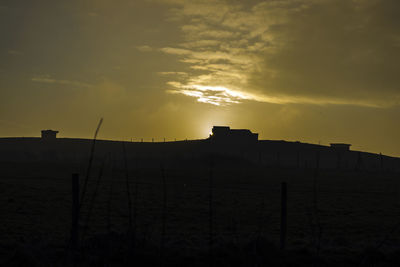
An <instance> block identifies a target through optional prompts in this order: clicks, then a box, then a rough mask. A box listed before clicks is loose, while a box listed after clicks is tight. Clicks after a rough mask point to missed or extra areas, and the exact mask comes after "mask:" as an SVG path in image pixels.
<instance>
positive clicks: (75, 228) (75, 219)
mask: <svg viewBox="0 0 400 267" xmlns="http://www.w3.org/2000/svg"><path fill="white" fill-rule="evenodd" d="M78 241H79V174H77V173H74V174H72V222H71V248H72V249H77V248H78Z"/></svg>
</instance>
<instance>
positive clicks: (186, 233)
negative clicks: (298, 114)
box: [0, 122, 400, 266]
mask: <svg viewBox="0 0 400 267" xmlns="http://www.w3.org/2000/svg"><path fill="white" fill-rule="evenodd" d="M100 126H101V122H100V123H99V126H98V128H97V131H96V134H95V135H94V139H92V140H89V139H69V138H56V132H55V134H54V132H53V131H52V133H50V134H51V137H49V136H47V137H43V136H42V138H0V170H1V171H0V200H1V201H2V203H3V204H2V205H1V206H0V209H1V210H0V214H1V216H2V217H1V218H2V219H1V222H0V234H1V235H0V236H1V239H0V248H1V250H0V251H1V254H0V265H3V266H398V265H399V264H400V257H399V256H398V255H400V214H399V213H398V209H399V205H400V197H399V196H400V179H399V178H400V159H399V158H395V157H389V156H384V155H381V154H373V153H366V152H360V151H352V150H350V145H349V144H332V145H331V146H322V145H315V144H306V143H300V142H286V141H271V140H258V135H257V134H254V133H252V132H251V131H249V130H235V129H230V128H229V127H214V128H213V134H212V135H211V136H210V137H209V138H207V139H204V140H187V141H186V140H185V141H173V142H168V141H164V140H162V142H156V141H154V142H153V141H152V142H120V141H106V140H98V139H97V133H98V132H99V129H100Z"/></svg>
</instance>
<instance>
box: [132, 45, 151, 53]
mask: <svg viewBox="0 0 400 267" xmlns="http://www.w3.org/2000/svg"><path fill="white" fill-rule="evenodd" d="M136 48H137V49H138V50H139V51H140V52H151V51H153V48H151V47H150V46H148V45H141V46H137V47H136Z"/></svg>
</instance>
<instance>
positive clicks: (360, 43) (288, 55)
mask: <svg viewBox="0 0 400 267" xmlns="http://www.w3.org/2000/svg"><path fill="white" fill-rule="evenodd" d="M164 2H166V3H167V4H170V5H171V8H170V10H169V19H172V20H175V21H180V22H181V23H183V25H184V26H182V27H181V31H182V33H183V36H184V40H183V41H182V42H180V43H179V44H177V45H176V46H168V47H164V48H161V49H160V51H161V52H163V53H166V54H171V55H175V56H177V60H179V61H181V62H183V63H185V64H187V65H189V67H190V68H191V69H193V70H196V71H197V72H192V73H189V75H187V77H186V78H185V79H186V80H185V81H182V80H180V83H181V88H176V87H174V88H172V89H170V92H174V93H178V92H179V90H181V91H180V93H182V94H184V95H187V96H191V97H196V98H197V99H198V101H200V100H199V99H201V102H205V103H210V104H216V103H219V104H220V105H223V103H225V104H234V103H240V102H241V101H243V100H246V101H259V102H268V103H277V104H288V103H306V104H313V105H314V104H320V105H332V104H334V105H354V106H368V107H390V106H396V105H399V104H400V90H399V88H398V84H399V82H400V78H399V76H398V74H397V71H396V70H397V65H398V62H399V61H400V51H399V46H400V34H399V32H398V28H399V27H400V21H399V20H398V19H397V15H396V14H398V12H400V4H399V3H398V2H397V1H395V0H349V1H339V2H338V1H334V0H319V1H317V0H290V1H289V0H268V1H249V2H238V1H222V0H221V1H211V0H209V1H164ZM169 84H171V83H169ZM193 86H209V87H212V88H232V89H228V90H232V91H235V92H241V93H242V94H244V95H245V96H247V97H245V98H243V99H242V98H234V97H232V96H230V95H229V94H228V93H227V91H224V92H225V94H228V96H227V97H228V98H229V99H224V97H226V96H224V97H222V96H220V95H218V94H220V93H221V91H219V92H218V93H217V94H216V93H215V92H216V91H213V90H206V91H204V90H203V91H202V90H198V88H197V89H195V88H193ZM200 93H201V94H203V95H202V97H204V95H207V96H208V97H209V96H212V99H214V100H213V101H203V100H204V99H203V98H201V96H200V95H201V94H200ZM218 96H220V97H221V98H220V99H221V100H220V101H219V100H216V99H218V98H217V97H218ZM206 99H211V98H206ZM231 101H232V102H231Z"/></svg>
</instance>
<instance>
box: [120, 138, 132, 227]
mask: <svg viewBox="0 0 400 267" xmlns="http://www.w3.org/2000/svg"><path fill="white" fill-rule="evenodd" d="M122 149H123V155H124V167H125V182H126V184H125V185H126V193H127V197H128V219H129V221H128V223H129V224H128V225H129V226H128V234H129V235H130V234H132V199H131V189H130V183H129V170H128V160H127V156H126V148H125V142H122Z"/></svg>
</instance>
